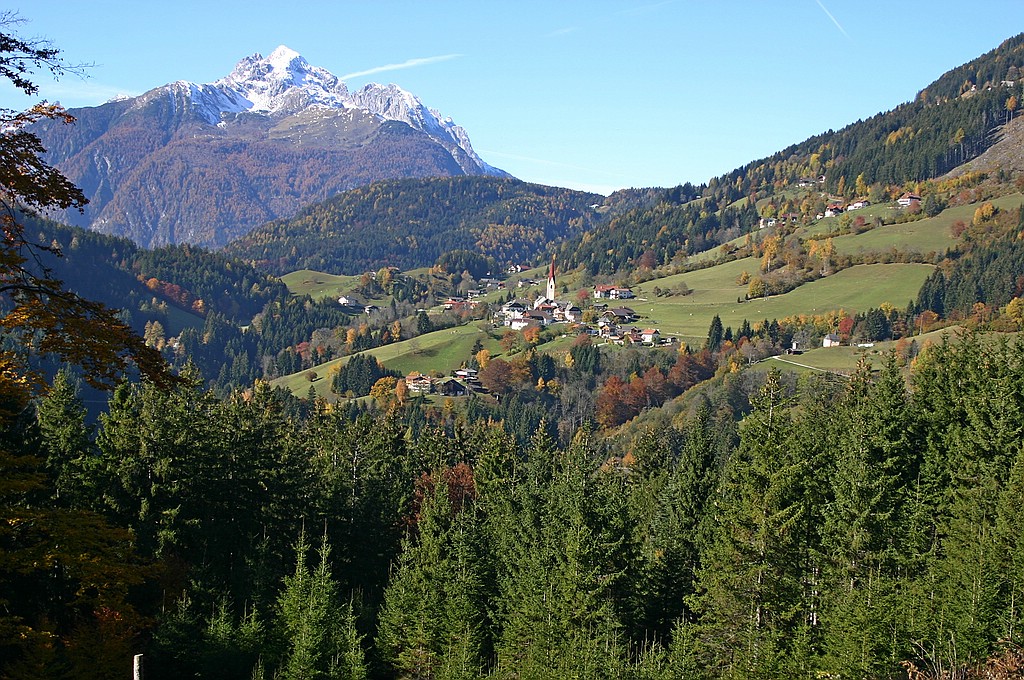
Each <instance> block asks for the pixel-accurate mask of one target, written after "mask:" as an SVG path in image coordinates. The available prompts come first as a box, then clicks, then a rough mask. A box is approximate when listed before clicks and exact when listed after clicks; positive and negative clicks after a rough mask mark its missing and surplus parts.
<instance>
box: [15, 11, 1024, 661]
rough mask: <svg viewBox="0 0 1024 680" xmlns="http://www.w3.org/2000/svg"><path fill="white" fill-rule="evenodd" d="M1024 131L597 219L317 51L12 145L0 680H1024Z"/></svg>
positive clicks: (668, 192) (904, 129) (902, 111)
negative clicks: (327, 65) (332, 65)
mask: <svg viewBox="0 0 1024 680" xmlns="http://www.w3.org/2000/svg"><path fill="white" fill-rule="evenodd" d="M17 29H18V26H16V25H11V24H10V23H7V24H3V25H0V33H2V35H0V37H2V40H0V75H2V76H3V77H4V78H5V79H6V80H7V81H9V82H10V83H11V84H13V85H14V86H15V87H17V88H18V89H19V90H21V91H23V92H24V93H25V94H28V95H35V94H36V93H37V91H38V88H37V85H36V83H35V82H34V81H35V79H36V78H38V74H39V72H40V71H41V70H45V69H47V68H49V67H56V68H58V69H59V68H60V64H61V62H60V57H59V56H58V55H59V49H57V48H54V47H52V46H49V45H48V44H46V43H39V42H34V41H32V40H28V39H26V38H25V37H23V35H22V34H21V33H20V32H19V31H18V30H17ZM918 85H921V84H918ZM1022 98H1024V35H1019V36H1017V37H1013V38H1010V39H1008V40H1006V41H1005V42H1004V43H1002V44H1001V45H999V46H998V47H996V48H995V49H993V50H992V51H990V52H988V53H987V54H984V55H982V56H980V57H978V58H976V59H974V60H973V61H971V62H969V63H967V64H965V65H963V66H960V67H958V68H955V69H953V70H951V71H949V72H948V73H946V74H945V75H943V76H942V77H940V78H939V79H937V80H936V81H935V82H933V83H930V84H926V86H925V87H923V89H921V90H920V91H919V92H918V93H917V95H916V96H915V97H914V98H913V99H912V100H910V101H907V102H906V103H903V104H900V105H899V106H897V107H896V108H894V109H892V110H890V111H886V112H883V113H878V114H877V115H874V116H872V117H870V118H868V119H866V120H861V121H858V122H856V123H854V124H851V125H848V126H847V127H844V128H842V129H839V130H836V131H833V130H829V131H827V132H826V133H824V134H819V135H817V136H814V137H811V138H809V139H806V140H804V141H800V142H797V143H794V144H793V145H792V146H789V147H787V148H785V149H782V150H780V151H778V152H777V153H775V154H773V155H771V156H769V157H766V158H762V159H759V160H754V161H751V162H749V163H748V164H747V165H744V166H743V167H739V168H736V169H735V170H733V171H731V172H729V173H728V174H725V175H722V176H718V177H713V178H711V179H710V180H708V181H707V182H705V183H701V184H691V183H684V184H680V185H678V186H674V187H669V188H644V189H636V188H633V189H623V190H620V191H616V192H615V193H612V194H611V195H609V196H603V195H599V194H592V193H586V192H582V191H576V190H570V189H563V188H557V187H550V186H542V185H538V184H530V183H526V182H523V181H520V180H518V179H516V178H514V177H512V176H510V175H508V174H507V173H505V172H504V171H502V170H499V169H498V168H496V167H493V166H491V165H489V164H487V163H486V162H484V161H483V160H482V159H481V158H480V156H478V155H477V154H476V152H474V151H473V149H472V147H471V146H470V144H469V141H468V139H469V138H468V135H467V134H466V131H464V130H462V128H459V127H458V126H455V125H454V124H453V123H452V122H451V120H450V119H443V118H439V117H437V116H436V115H435V113H436V112H434V111H433V110H431V109H428V108H427V107H426V106H425V105H423V104H422V103H421V102H420V101H419V100H418V99H417V98H416V97H414V96H412V95H411V94H409V93H407V92H404V91H402V90H400V88H397V87H396V86H386V87H385V86H379V85H368V86H366V87H365V88H363V89H361V90H359V91H356V92H349V91H348V90H347V89H346V88H345V86H344V84H343V83H341V82H340V81H339V80H338V78H337V77H335V76H333V75H332V74H330V73H329V72H327V71H326V70H324V69H321V68H319V67H316V66H312V65H310V64H308V63H307V62H306V61H305V59H303V58H302V57H301V56H300V55H299V54H298V53H296V52H294V51H292V50H290V49H289V48H287V47H283V46H282V47H279V48H277V49H276V50H274V52H273V53H272V54H271V55H270V56H269V57H263V56H261V55H259V54H254V55H252V56H249V57H245V58H243V59H242V60H241V61H240V62H238V64H237V66H235V68H234V70H233V71H232V72H231V73H230V74H229V75H228V76H226V77H224V78H222V79H221V80H218V81H217V82H215V83H210V84H204V85H196V84H194V83H187V82H184V81H178V82H176V83H173V84H170V85H165V86H162V87H157V88H155V89H153V90H151V91H150V92H147V93H146V94H143V95H141V96H138V97H133V98H119V99H115V100H111V101H110V102H108V103H106V104H103V105H101V106H97V107H87V108H78V109H68V110H65V109H64V108H62V107H60V106H59V105H54V104H45V103H44V104H40V105H38V106H35V107H34V108H31V109H28V110H26V111H13V110H3V112H2V118H3V125H2V126H0V127H2V131H0V158H2V162H0V196H2V200H3V211H2V217H0V219H2V221H3V231H4V240H3V242H2V246H0V248H2V250H0V270H2V274H0V292H2V302H0V310H2V311H0V313H2V318H0V326H2V328H3V334H2V339H3V342H2V348H0V350H2V351H0V425H2V427H0V441H2V444H0V467H2V475H0V518H2V521H0V677H3V678H11V679H30V678H31V679H42V678H48V679H54V678H97V679H99V678H129V677H133V673H134V677H142V676H143V673H144V675H145V678H146V679H147V680H162V679H179V678H220V679H236V678H237V679H239V680H305V679H313V678H352V679H355V678H417V679H427V678H430V679H436V680H442V679H451V680H454V679H470V678H474V679H475V678H494V679H523V680H528V679H534V678H551V679H561V678H577V679H589V678H622V679H636V680H655V679H670V678H780V679H782V678H808V679H819V678H906V679H908V680H933V679H934V680H940V679H942V680H955V679H981V678H986V679H1008V678H1020V677H1024V344H1022V340H1021V333H1022V331H1024V208H1022V205H1024V116H1020V115H1015V114H1017V110H1018V108H1019V107H1020V105H1021V102H1022V101H1024V99H1022Z"/></svg>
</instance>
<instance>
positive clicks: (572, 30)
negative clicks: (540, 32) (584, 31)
mask: <svg viewBox="0 0 1024 680" xmlns="http://www.w3.org/2000/svg"><path fill="white" fill-rule="evenodd" d="M579 30H580V29H579V26H569V27H567V28H559V29H557V30H554V31H551V32H550V33H548V34H546V35H545V36H544V37H545V38H557V37H559V36H563V35H569V34H570V33H575V32H577V31H579Z"/></svg>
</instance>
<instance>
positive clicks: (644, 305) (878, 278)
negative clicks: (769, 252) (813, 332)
mask: <svg viewBox="0 0 1024 680" xmlns="http://www.w3.org/2000/svg"><path fill="white" fill-rule="evenodd" d="M756 267H757V262H756V261H754V260H753V259H751V258H748V259H746V260H737V261H735V262H729V263H726V264H724V265H719V266H718V267H711V268H709V269H703V270H700V271H697V272H691V273H690V274H679V275H677V276H673V277H668V278H666V279H659V280H657V281H649V282H647V283H646V284H644V287H642V288H640V289H639V290H641V291H642V293H643V296H644V298H645V299H641V300H636V301H631V302H634V304H632V305H631V306H632V308H633V309H634V310H636V311H637V312H638V313H639V314H641V315H643V316H644V317H646V318H644V319H641V321H640V322H639V323H638V324H637V325H643V326H654V327H657V328H658V329H660V330H661V332H662V334H666V333H667V334H671V335H676V336H678V337H679V338H680V339H681V340H682V341H683V342H688V343H690V344H691V345H695V344H700V343H703V341H704V339H705V338H706V337H707V331H708V326H710V325H711V319H712V318H713V317H714V316H715V314H718V315H719V316H720V317H721V319H722V323H723V324H724V325H726V326H732V327H733V328H738V327H739V326H740V325H741V324H742V323H743V320H744V319H746V320H748V321H749V322H750V323H751V324H754V323H756V322H759V321H762V320H764V319H769V320H770V319H782V318H784V317H787V316H793V315H796V314H823V313H825V312H828V311H831V310H836V309H845V310H847V311H850V312H853V311H866V310H868V309H870V308H872V307H878V306H879V305H880V304H882V303H883V302H891V303H892V304H894V305H896V306H897V307H903V306H905V305H906V304H907V302H908V301H910V300H912V299H914V298H916V297H917V293H918V291H919V290H920V288H921V284H923V283H924V280H925V279H926V278H928V275H929V274H931V272H932V270H933V269H934V267H932V266H931V265H926V264H869V265H858V266H856V267H851V268H849V269H844V270H843V271H840V272H837V273H835V274H833V275H832V276H828V277H826V278H823V279H818V280H817V281H812V282H811V283H807V284H804V285H802V286H800V287H799V288H797V289H795V290H792V291H790V292H788V293H786V294H784V295H776V296H772V297H769V298H760V299H756V300H750V301H747V302H736V298H737V297H740V298H742V296H743V294H744V293H745V292H746V286H740V285H737V284H736V282H735V279H736V276H738V275H739V273H740V272H742V271H744V270H745V269H746V270H747V271H751V272H755V271H757V269H756ZM698 275H699V276H698ZM677 277H678V279H679V280H682V281H683V282H685V283H686V284H687V285H688V286H690V288H691V289H692V290H693V293H691V294H690V295H686V296H676V297H670V298H657V297H654V296H653V294H650V291H649V289H648V288H647V287H648V286H650V287H651V288H653V284H658V285H664V284H666V283H668V282H669V281H670V280H672V279H676V278H677ZM676 283H678V281H677V282H676Z"/></svg>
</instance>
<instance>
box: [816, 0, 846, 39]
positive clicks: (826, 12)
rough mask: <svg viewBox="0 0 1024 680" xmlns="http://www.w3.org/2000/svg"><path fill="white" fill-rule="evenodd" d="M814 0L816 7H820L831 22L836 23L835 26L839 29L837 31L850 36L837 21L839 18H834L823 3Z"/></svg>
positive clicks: (819, 0)
mask: <svg viewBox="0 0 1024 680" xmlns="http://www.w3.org/2000/svg"><path fill="white" fill-rule="evenodd" d="M814 1H815V2H816V3H818V7H820V8H821V11H822V12H824V13H825V14H826V15H827V16H828V18H829V19H831V20H832V23H833V24H835V25H836V28H838V29H839V32H840V33H842V34H843V35H845V36H846V37H847V38H850V34H849V33H847V32H846V29H845V28H843V25H842V24H840V23H839V20H838V19H836V18H835V17H834V16H832V12H829V11H828V8H827V7H825V5H823V4H822V3H821V0H814ZM850 39H851V40H852V38H850Z"/></svg>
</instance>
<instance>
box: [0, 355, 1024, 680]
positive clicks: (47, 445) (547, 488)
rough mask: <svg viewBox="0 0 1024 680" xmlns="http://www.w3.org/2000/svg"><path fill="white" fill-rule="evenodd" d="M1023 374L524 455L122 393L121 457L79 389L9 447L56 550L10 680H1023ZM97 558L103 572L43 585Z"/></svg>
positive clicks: (932, 360)
mask: <svg viewBox="0 0 1024 680" xmlns="http://www.w3.org/2000/svg"><path fill="white" fill-rule="evenodd" d="M580 359H581V360H582V361H587V360H588V357H587V356H585V354H583V355H581V356H580ZM1022 359H1024V346H1022V345H1021V344H1020V343H1015V344H1008V343H1006V342H1002V341H997V340H989V339H981V338H979V337H975V336H970V335H968V336H966V337H965V338H964V339H962V340H960V341H957V342H955V343H944V344H940V345H935V346H932V347H929V348H928V349H927V350H925V351H924V352H923V353H922V354H921V355H920V356H919V357H918V358H917V359H916V360H915V362H914V365H913V369H912V372H911V379H910V382H909V387H908V382H907V380H906V378H905V376H904V374H903V372H902V370H901V364H900V362H898V361H897V360H896V358H895V357H890V359H889V360H888V362H887V363H886V365H885V366H884V368H883V369H882V370H881V372H880V373H878V374H877V375H872V374H871V373H870V371H868V370H867V369H866V368H864V367H862V368H861V370H859V371H858V372H857V373H856V374H854V375H853V376H851V377H850V378H849V379H848V380H842V379H839V378H836V377H829V376H827V375H826V376H814V377H811V378H808V379H803V380H800V381H796V380H795V379H786V378H784V377H782V376H780V375H779V374H778V373H775V372H769V373H768V374H767V375H763V374H762V376H761V377H760V379H758V381H757V383H755V385H756V386H755V387H753V388H752V389H751V390H750V391H748V392H747V394H749V395H750V402H751V404H752V407H753V410H752V412H751V413H750V414H749V415H748V416H747V417H746V418H744V419H743V420H742V422H740V423H739V424H738V425H737V424H736V423H735V420H734V416H733V413H734V412H733V411H731V408H730V405H729V404H730V401H731V399H732V398H731V397H729V398H725V399H724V400H723V397H725V393H724V392H723V394H722V395H721V397H720V396H716V393H715V392H713V391H712V392H706V396H707V398H706V399H697V400H695V401H693V402H692V405H691V406H692V410H691V411H690V412H689V415H686V416H685V417H683V418H682V419H680V420H679V421H677V422H676V423H675V424H673V425H668V426H665V427H660V428H658V429H657V430H650V431H646V432H643V433H640V434H639V435H638V436H637V437H635V438H634V439H633V440H632V441H631V442H628V443H626V444H625V445H623V446H621V447H620V446H617V445H614V444H613V443H612V442H608V441H603V440H601V439H598V438H596V437H595V436H594V435H593V434H592V433H591V432H590V431H588V430H587V429H586V428H583V429H581V430H579V431H578V432H577V433H576V434H575V436H573V437H572V438H571V440H570V442H569V443H568V444H567V445H565V446H559V445H558V444H556V443H555V442H554V441H553V440H552V439H550V438H549V437H548V436H547V435H546V434H544V431H543V429H542V430H540V431H538V433H537V434H535V435H534V436H533V438H532V439H531V440H530V441H529V442H528V443H526V444H517V443H516V441H515V439H513V438H512V437H510V436H509V435H508V434H507V433H506V432H505V431H504V430H503V429H502V428H501V427H498V426H495V425H488V424H485V423H480V424H478V425H475V426H469V425H467V424H465V423H462V422H460V420H459V418H458V417H457V416H456V415H455V414H454V413H451V412H447V411H446V410H445V409H438V411H436V412H434V413H433V414H432V415H427V417H426V418H425V419H424V417H423V416H424V413H423V412H422V411H418V412H417V414H416V415H415V416H414V415H413V410H414V409H415V408H416V407H412V408H411V409H410V411H407V412H406V411H392V412H391V413H390V414H384V413H381V414H378V415H362V416H356V417H354V419H353V414H351V413H350V412H349V411H347V410H342V409H339V410H332V409H330V408H328V407H327V406H326V405H324V404H320V405H317V406H316V407H315V408H314V409H312V411H311V412H306V411H304V410H303V407H301V406H299V405H298V404H297V403H296V402H294V401H292V400H290V399H286V398H284V397H282V396H281V395H279V394H277V393H274V392H271V391H269V390H268V389H267V388H266V386H262V385H261V386H257V388H256V389H255V390H254V391H252V392H247V393H238V394H236V395H234V396H233V397H232V398H230V399H227V400H223V401H221V400H217V399H215V398H213V397H212V395H210V394H209V393H208V392H205V391H203V390H202V389H200V388H199V387H198V386H197V385H195V384H186V385H182V386H181V387H179V388H176V389H175V390H174V391H172V392H170V393H164V392H160V391H158V390H156V389H154V388H152V387H145V386H144V387H131V386H125V387H122V388H120V389H119V390H118V391H117V392H116V393H115V395H114V397H113V398H112V400H111V403H110V406H109V411H108V413H107V414H106V415H104V416H103V417H102V418H101V420H100V423H99V427H98V430H97V431H96V432H95V433H92V432H91V431H90V430H89V428H88V427H87V426H86V425H85V424H84V418H83V416H82V407H81V404H80V403H79V402H78V401H77V400H76V398H75V396H74V389H73V385H72V384H71V383H70V382H69V381H68V380H67V379H66V377H62V378H61V380H60V381H58V383H57V384H56V385H55V387H54V390H53V391H52V392H51V394H50V395H49V396H48V397H47V398H45V399H44V400H42V401H41V402H40V403H39V405H38V407H37V408H36V410H35V411H34V414H32V415H31V417H29V415H30V414H25V417H21V418H18V419H10V418H8V419H7V420H6V427H5V430H4V443H5V449H6V450H7V451H10V452H11V454H12V456H13V457H11V456H8V457H5V458H3V459H0V462H2V463H3V465H4V467H5V470H4V471H5V474H4V477H3V478H4V479H5V480H6V479H15V477H12V475H13V474H14V473H17V474H19V475H22V477H20V478H19V479H26V477H24V475H28V476H29V477H27V478H31V479H34V480H35V485H34V486H33V487H31V489H32V490H26V489H29V488H30V487H26V486H24V485H7V486H4V487H3V493H2V494H0V502H2V503H3V508H4V511H5V513H7V515H9V516H10V515H12V514H13V515H15V516H16V515H17V514H18V513H21V515H22V516H26V517H27V516H28V515H26V514H24V513H33V514H32V516H33V518H34V520H33V521H34V526H36V527H37V531H33V532H14V533H11V532H8V533H5V534H4V536H5V538H4V540H5V545H6V546H8V548H7V549H8V555H9V557H10V559H9V560H8V561H6V562H5V563H4V564H3V565H2V567H0V585H2V586H3V587H2V588H0V592H2V593H3V597H4V598H5V608H4V616H5V617H6V618H5V621H6V622H8V623H10V624H11V626H7V627H4V628H3V629H2V630H3V631H5V632H4V635H3V639H2V640H0V672H2V673H3V674H4V675H5V677H11V678H23V677H39V675H40V674H42V675H44V676H46V677H63V675H62V673H69V674H72V673H75V672H85V669H91V670H90V672H93V673H98V674H100V675H102V674H104V673H105V674H106V675H108V676H109V675H115V674H117V673H120V672H122V670H120V669H123V668H124V664H126V663H127V661H128V660H129V659H130V656H131V654H132V653H134V652H139V651H141V652H145V654H146V657H145V658H146V663H147V676H148V677H152V678H162V677H175V678H179V677H198V676H201V675H205V674H209V673H216V674H217V675H218V677H223V678H236V677H237V678H251V677H273V676H274V675H275V673H277V674H280V677H316V676H317V674H324V673H335V674H337V673H340V672H342V671H340V670H338V669H347V670H345V671H344V677H382V678H386V677H435V678H456V677H458V678H466V677H496V678H497V677H566V676H569V675H572V676H576V677H592V678H598V677H623V678H644V679H649V678H678V677H706V678H717V677H723V678H724V677H778V678H791V677H817V676H821V675H832V676H839V677H879V678H882V677H892V678H896V677H905V676H906V673H907V670H908V669H912V672H916V671H913V669H917V671H920V672H921V673H924V675H923V676H921V677H936V678H937V677H948V675H949V674H952V673H955V674H957V677H975V676H972V675H970V674H969V673H970V672H971V669H974V668H980V665H981V664H982V663H984V662H985V660H986V659H990V663H991V664H992V665H990V670H991V668H994V667H996V666H997V665H998V664H999V663H1000V662H1004V663H1006V664H1007V666H1008V667H1009V664H1010V663H1011V662H1012V661H1013V656H1012V655H1013V654H1017V655H1018V656H1017V659H1018V660H1019V658H1020V654H1021V644H1022V642H1024V640H1022V638H1021V624H1022V621H1021V618H1022V617H1021V611H1020V608H1019V607H1018V603H1019V602H1020V598H1021V597H1022V595H1024V557H1022V555H1024V543H1022V539H1021V537H1022V536H1024V525H1022V518H1024V506H1022V499H1024V449H1022V447H1021V439H1020V431H1021V428H1024V388H1022V386H1024V361H1022ZM750 379H751V376H750V375H748V374H747V373H744V372H740V373H732V372H729V373H727V374H726V375H724V376H722V380H723V381H724V382H723V383H722V389H723V390H724V391H725V392H730V391H732V389H733V388H731V387H729V386H728V384H729V383H736V384H739V383H747V384H749V383H750ZM403 413H408V414H409V420H407V421H405V422H403V420H402V414H403ZM413 422H417V423H419V425H417V426H416V427H415V429H414V430H413V431H411V432H409V433H408V434H407V433H406V429H407V428H408V427H411V424H412V423H413ZM303 527H305V529H303ZM127 532H130V533H127ZM85 535H91V536H93V537H94V539H95V538H98V537H102V542H100V543H96V542H95V541H94V542H93V543H91V544H90V545H89V546H87V547H84V548H81V552H77V550H76V549H72V550H70V551H68V552H67V553H63V552H62V553H58V554H56V555H54V556H53V557H51V558H50V559H51V560H55V564H58V565H59V566H60V568H58V569H53V568H51V567H50V566H49V563H46V564H44V563H39V562H34V561H33V560H34V559H35V558H34V557H33V556H34V555H36V554H37V551H38V549H40V547H41V546H43V545H46V544H47V541H48V540H50V538H49V537H51V536H60V537H61V538H60V539H59V540H61V541H62V544H63V541H69V543H68V545H69V546H78V545H79V544H80V541H81V540H82V539H83V537H84V536H85ZM127 584H134V585H133V586H132V587H131V588H130V589H129V588H125V587H124V586H125V585H127ZM64 593H80V595H79V596H78V597H77V598H66V597H64V595H63V594H64ZM15 626H21V628H20V630H22V631H25V633H24V634H20V635H19V634H17V633H16V630H18V628H16V627H15ZM29 632H30V633H31V634H29ZM29 669H31V672H32V673H35V675H29V672H30V670H29ZM62 669H63V670H62ZM976 677H982V676H981V675H977V676H976ZM986 677H987V676H986ZM1007 677H1009V676H1007Z"/></svg>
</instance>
